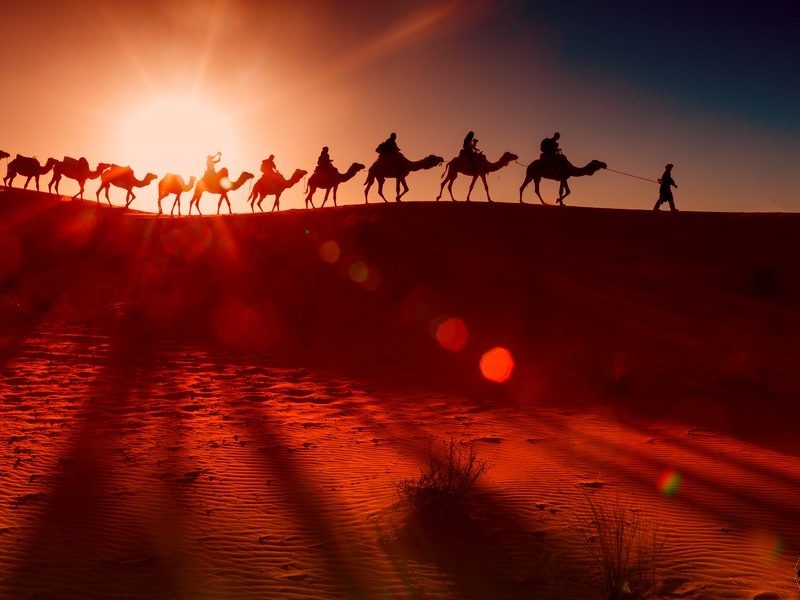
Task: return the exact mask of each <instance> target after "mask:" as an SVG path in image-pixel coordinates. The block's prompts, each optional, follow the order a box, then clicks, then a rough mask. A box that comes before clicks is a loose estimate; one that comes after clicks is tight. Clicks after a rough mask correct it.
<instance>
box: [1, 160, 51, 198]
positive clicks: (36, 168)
mask: <svg viewBox="0 0 800 600" xmlns="http://www.w3.org/2000/svg"><path fill="white" fill-rule="evenodd" d="M57 162H58V161H57V160H56V159H55V158H48V159H47V162H46V163H45V164H44V166H42V165H40V164H39V161H38V160H36V159H35V158H31V157H29V156H21V155H19V154H17V157H16V158H15V159H14V160H12V161H11V162H10V163H8V171H7V172H6V176H5V177H3V185H5V186H6V187H11V184H12V183H13V181H14V178H15V177H16V176H17V175H22V176H23V177H27V179H26V180H25V185H24V186H23V188H22V189H24V190H26V189H28V184H29V183H30V182H31V179H34V178H35V179H36V191H37V192H38V191H39V177H40V176H41V175H46V174H47V173H49V172H50V169H52V168H53V167H54V166H55V164H56V163H57Z"/></svg>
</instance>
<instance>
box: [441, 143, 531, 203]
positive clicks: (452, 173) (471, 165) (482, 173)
mask: <svg viewBox="0 0 800 600" xmlns="http://www.w3.org/2000/svg"><path fill="white" fill-rule="evenodd" d="M517 158H519V157H518V156H517V155H516V154H513V153H511V152H506V153H504V154H503V156H501V157H500V159H499V160H498V161H497V162H489V161H488V160H486V157H484V156H483V155H481V156H477V157H474V158H471V157H468V156H462V155H458V156H456V157H455V158H454V159H453V160H451V161H450V162H449V163H447V165H446V166H445V169H444V173H442V185H441V186H440V187H439V195H438V196H436V201H437V202H438V201H439V199H440V198H441V197H442V192H443V191H444V186H445V185H447V191H448V192H450V199H451V200H453V201H455V198H453V182H454V181H455V180H456V177H458V174H459V173H463V174H464V175H469V176H471V177H472V181H471V182H470V184H469V191H468V192H467V202H469V197H470V194H472V188H473V187H474V186H475V181H477V179H478V177H480V178H481V181H482V182H483V187H484V189H485V190H486V197H487V198H488V200H489V202H492V197H491V196H490V195H489V185H488V184H487V183H486V175H487V173H494V172H495V171H499V170H500V169H502V168H503V167H505V166H507V165H508V163H510V162H511V161H514V160H517Z"/></svg>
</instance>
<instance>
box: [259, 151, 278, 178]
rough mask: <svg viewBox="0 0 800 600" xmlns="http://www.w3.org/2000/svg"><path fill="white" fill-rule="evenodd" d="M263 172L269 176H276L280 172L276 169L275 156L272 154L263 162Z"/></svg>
mask: <svg viewBox="0 0 800 600" xmlns="http://www.w3.org/2000/svg"><path fill="white" fill-rule="evenodd" d="M261 172H262V173H264V174H265V175H266V174H269V175H275V174H276V173H277V172H278V169H277V168H276V167H275V155H274V154H270V155H269V158H265V159H264V160H262V161H261Z"/></svg>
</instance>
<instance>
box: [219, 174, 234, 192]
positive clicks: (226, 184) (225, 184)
mask: <svg viewBox="0 0 800 600" xmlns="http://www.w3.org/2000/svg"><path fill="white" fill-rule="evenodd" d="M219 186H220V187H221V188H222V189H223V190H229V189H231V188H232V187H233V183H231V180H230V179H228V178H227V177H223V178H222V179H220V180H219Z"/></svg>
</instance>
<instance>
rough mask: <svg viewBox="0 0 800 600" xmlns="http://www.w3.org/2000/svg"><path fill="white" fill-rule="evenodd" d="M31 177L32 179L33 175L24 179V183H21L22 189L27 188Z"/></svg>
mask: <svg viewBox="0 0 800 600" xmlns="http://www.w3.org/2000/svg"><path fill="white" fill-rule="evenodd" d="M31 179H33V177H28V178H27V179H26V180H25V185H23V186H22V189H23V190H27V189H28V184H29V183H30V182H31Z"/></svg>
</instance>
